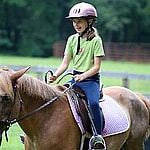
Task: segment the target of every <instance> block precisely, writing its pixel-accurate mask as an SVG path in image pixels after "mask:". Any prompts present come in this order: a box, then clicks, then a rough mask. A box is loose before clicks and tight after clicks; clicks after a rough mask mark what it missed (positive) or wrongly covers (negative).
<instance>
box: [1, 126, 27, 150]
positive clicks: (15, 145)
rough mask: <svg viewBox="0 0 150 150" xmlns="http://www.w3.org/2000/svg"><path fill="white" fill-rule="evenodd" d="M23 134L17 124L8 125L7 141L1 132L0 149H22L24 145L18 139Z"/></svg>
mask: <svg viewBox="0 0 150 150" xmlns="http://www.w3.org/2000/svg"><path fill="white" fill-rule="evenodd" d="M21 134H23V131H22V130H21V129H20V127H19V126H18V124H15V125H13V126H11V127H10V129H9V130H8V140H9V141H8V142H7V141H6V139H5V135H4V134H3V140H2V146H1V147H0V150H23V149H24V145H23V144H22V143H21V141H20V135H21Z"/></svg>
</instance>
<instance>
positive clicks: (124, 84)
mask: <svg viewBox="0 0 150 150" xmlns="http://www.w3.org/2000/svg"><path fill="white" fill-rule="evenodd" d="M123 87H125V88H129V79H128V78H127V77H126V78H123Z"/></svg>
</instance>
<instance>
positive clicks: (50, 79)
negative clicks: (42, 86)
mask: <svg viewBox="0 0 150 150" xmlns="http://www.w3.org/2000/svg"><path fill="white" fill-rule="evenodd" d="M56 79H57V77H56V76H50V78H49V83H53V82H54V81H56Z"/></svg>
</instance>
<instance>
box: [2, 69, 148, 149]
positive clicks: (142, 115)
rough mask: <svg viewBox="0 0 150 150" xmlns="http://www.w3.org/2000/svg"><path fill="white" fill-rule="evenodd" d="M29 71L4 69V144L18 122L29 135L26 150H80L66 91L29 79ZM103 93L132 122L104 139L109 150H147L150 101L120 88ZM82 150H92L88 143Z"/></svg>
mask: <svg viewBox="0 0 150 150" xmlns="http://www.w3.org/2000/svg"><path fill="white" fill-rule="evenodd" d="M29 68H30V67H26V68H24V69H21V70H18V71H14V70H12V69H9V68H7V67H4V68H2V69H0V140H2V134H3V132H4V131H5V132H6V133H7V130H8V129H9V127H10V126H11V125H12V124H14V123H16V122H17V123H18V124H19V126H20V127H21V128H22V130H23V131H24V133H25V135H26V137H25V150H66V149H67V150H79V149H80V147H81V139H82V134H81V131H80V129H79V127H78V125H77V123H76V121H75V119H74V118H73V114H72V112H71V110H70V106H69V102H68V96H67V89H66V87H64V86H63V85H48V84H46V83H44V82H43V81H40V80H38V79H37V78H35V77H32V76H30V75H28V74H27V73H26V71H27V70H29ZM65 90H66V92H64V91H65ZM103 93H104V94H106V95H108V96H110V97H111V98H112V99H114V100H115V102H116V103H118V104H119V106H120V107H122V109H123V110H124V112H125V114H126V116H127V118H128V121H129V128H128V130H126V131H124V132H122V133H119V134H115V135H110V136H107V137H104V139H105V142H106V147H107V150H131V149H132V150H144V140H145V139H146V138H148V137H149V136H150V128H149V127H150V126H149V125H150V102H149V100H147V99H146V98H145V97H144V96H143V95H139V94H136V93H135V92H133V91H131V90H129V89H127V88H123V87H119V86H112V87H107V88H104V89H103ZM87 143H88V142H87ZM82 149H83V150H88V144H86V142H85V145H84V146H83V148H82Z"/></svg>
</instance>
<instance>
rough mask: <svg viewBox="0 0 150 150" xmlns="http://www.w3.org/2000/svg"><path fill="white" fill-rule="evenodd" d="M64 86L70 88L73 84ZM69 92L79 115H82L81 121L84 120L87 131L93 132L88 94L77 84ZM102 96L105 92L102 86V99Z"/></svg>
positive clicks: (101, 96)
mask: <svg viewBox="0 0 150 150" xmlns="http://www.w3.org/2000/svg"><path fill="white" fill-rule="evenodd" d="M64 86H66V87H67V88H69V86H71V85H70V84H65V85H64ZM69 93H70V95H71V97H72V98H71V99H72V101H73V103H74V105H75V108H76V111H77V113H78V115H79V116H80V117H81V121H82V124H83V127H84V129H85V131H86V132H88V133H89V134H92V128H91V121H90V118H89V115H90V114H89V105H88V100H87V97H86V94H85V93H84V91H83V90H82V89H81V88H80V87H78V86H76V85H73V87H72V88H71V90H69ZM102 98H103V92H102V88H101V90H100V99H102Z"/></svg>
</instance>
